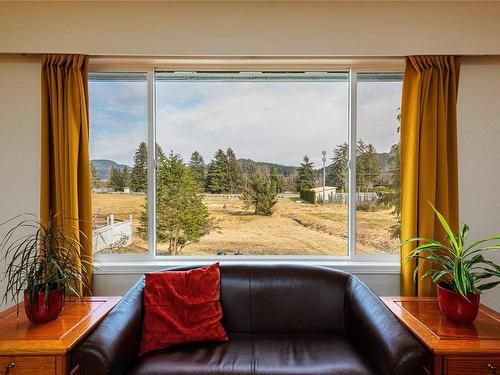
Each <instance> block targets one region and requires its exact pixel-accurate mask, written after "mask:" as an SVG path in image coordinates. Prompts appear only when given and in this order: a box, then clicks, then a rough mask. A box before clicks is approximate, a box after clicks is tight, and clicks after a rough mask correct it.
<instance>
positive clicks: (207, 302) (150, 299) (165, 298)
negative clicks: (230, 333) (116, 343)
mask: <svg viewBox="0 0 500 375" xmlns="http://www.w3.org/2000/svg"><path fill="white" fill-rule="evenodd" d="M219 299H220V273H219V264H218V263H215V264H213V265H211V266H207V267H202V268H196V269H192V270H189V271H177V272H153V273H147V274H146V285H145V287H144V319H143V320H144V322H143V328H142V336H141V346H140V354H141V355H143V354H144V353H147V352H150V351H152V350H157V349H163V348H166V347H168V346H171V345H174V344H183V343H189V342H195V341H227V336H226V332H225V330H224V327H223V326H222V325H221V323H220V320H221V318H222V307H221V304H220V301H219Z"/></svg>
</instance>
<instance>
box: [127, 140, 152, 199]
mask: <svg viewBox="0 0 500 375" xmlns="http://www.w3.org/2000/svg"><path fill="white" fill-rule="evenodd" d="M147 186H148V148H147V146H146V143H145V142H141V143H140V144H139V147H138V148H137V150H136V151H135V155H134V166H133V167H132V171H131V173H130V189H131V190H132V191H142V192H145V191H147Z"/></svg>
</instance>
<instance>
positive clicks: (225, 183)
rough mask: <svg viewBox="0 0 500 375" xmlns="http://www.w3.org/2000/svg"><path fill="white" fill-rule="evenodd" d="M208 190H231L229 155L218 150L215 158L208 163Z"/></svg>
mask: <svg viewBox="0 0 500 375" xmlns="http://www.w3.org/2000/svg"><path fill="white" fill-rule="evenodd" d="M207 190H208V191H209V192H210V193H215V194H218V193H227V192H228V191H229V166H228V161H227V155H226V154H225V153H224V151H222V150H221V149H219V150H217V152H216V153H215V155H214V160H212V161H211V162H210V164H209V165H208V172H207Z"/></svg>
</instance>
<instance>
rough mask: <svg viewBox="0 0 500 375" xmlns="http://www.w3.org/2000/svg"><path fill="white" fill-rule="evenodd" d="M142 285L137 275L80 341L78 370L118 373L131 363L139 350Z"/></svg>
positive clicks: (86, 374)
mask: <svg viewBox="0 0 500 375" xmlns="http://www.w3.org/2000/svg"><path fill="white" fill-rule="evenodd" d="M143 289H144V278H141V280H139V281H138V282H137V284H136V285H135V286H134V287H132V289H130V291H129V292H128V293H127V294H126V295H125V296H124V297H123V299H122V300H121V301H120V302H119V303H118V304H117V305H116V306H115V307H114V308H113V310H111V311H110V313H109V314H108V315H107V316H106V317H105V318H104V319H103V321H102V322H101V323H100V324H99V325H98V326H97V328H96V329H95V330H94V332H93V333H92V334H91V335H90V336H89V337H88V339H87V340H86V341H85V342H84V343H83V345H82V346H81V348H80V351H79V353H78V354H79V362H80V364H79V365H80V372H79V374H81V375H118V374H124V373H125V372H126V370H127V369H128V368H129V367H130V366H131V364H132V362H133V361H134V360H135V359H136V358H137V355H138V352H139V344H140V339H141V331H142V310H143Z"/></svg>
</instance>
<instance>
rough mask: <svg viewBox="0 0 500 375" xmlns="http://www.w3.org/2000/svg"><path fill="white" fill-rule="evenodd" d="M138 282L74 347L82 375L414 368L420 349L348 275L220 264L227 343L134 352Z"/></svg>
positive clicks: (418, 367)
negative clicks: (141, 353)
mask: <svg viewBox="0 0 500 375" xmlns="http://www.w3.org/2000/svg"><path fill="white" fill-rule="evenodd" d="M180 269H187V267H183V268H176V270H180ZM167 272H168V271H167ZM143 287H144V279H141V280H140V281H139V282H138V283H137V284H136V285H135V286H134V287H133V288H132V289H131V290H130V291H129V292H128V293H127V295H126V296H125V297H124V298H123V300H122V301H121V302H120V303H119V304H118V305H117V306H116V307H115V308H114V309H113V310H112V311H111V312H110V313H109V315H108V316H107V317H106V318H105V319H104V320H103V321H102V322H101V324H100V325H99V326H98V328H97V329H96V330H95V331H94V332H93V333H92V335H91V336H90V337H89V338H88V339H87V340H86V342H85V343H84V344H83V345H82V348H81V349H80V352H79V357H80V358H79V362H80V373H81V374H82V375H101V374H113V375H118V374H133V375H167V374H168V375H170V374H175V375H183V374H197V375H203V374H232V375H239V374H241V375H246V374H266V375H289V374H290V375H292V374H293V375H307V374H311V375H312V374H315V375H323V374H325V375H326V374H328V375H330V374H381V375H390V374H391V375H398V374H401V375H411V374H420V373H421V372H422V367H423V363H424V360H425V352H424V349H423V347H422V346H421V345H420V344H419V343H418V342H417V341H416V340H415V338H414V337H413V336H412V334H411V333H410V332H409V331H408V330H407V329H406V328H405V327H404V326H403V325H401V324H400V323H399V321H398V320H397V319H396V318H395V317H394V315H393V314H392V313H391V312H390V311H389V310H388V309H387V308H386V307H385V305H384V304H383V303H382V302H381V301H380V299H379V298H378V297H377V296H376V295H375V294H374V293H373V292H372V291H371V290H370V289H369V288H368V287H367V286H366V285H365V284H363V283H362V282H361V281H360V280H358V279H357V278H356V277H355V276H353V275H350V274H348V273H344V272H340V271H336V270H333V269H328V268H324V267H318V266H291V265H226V264H222V265H221V303H222V308H223V321H222V323H223V325H224V327H225V328H226V331H227V332H228V335H229V337H230V341H229V342H227V343H195V344H187V345H179V346H175V347H172V348H169V349H165V350H161V351H157V352H152V353H149V354H146V355H145V356H143V357H141V358H139V357H138V356H137V353H138V348H139V340H140V336H141V326H142V300H143Z"/></svg>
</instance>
